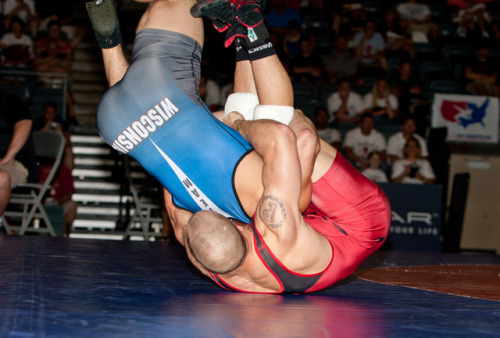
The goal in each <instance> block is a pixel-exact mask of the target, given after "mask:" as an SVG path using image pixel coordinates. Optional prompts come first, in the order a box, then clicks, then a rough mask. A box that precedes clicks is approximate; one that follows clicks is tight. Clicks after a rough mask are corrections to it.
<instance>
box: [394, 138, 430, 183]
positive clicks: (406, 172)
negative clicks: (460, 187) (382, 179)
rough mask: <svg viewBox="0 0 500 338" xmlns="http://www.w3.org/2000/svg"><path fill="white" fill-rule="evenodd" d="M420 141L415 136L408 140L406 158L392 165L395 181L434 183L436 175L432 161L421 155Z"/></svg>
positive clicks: (405, 148) (405, 149)
mask: <svg viewBox="0 0 500 338" xmlns="http://www.w3.org/2000/svg"><path fill="white" fill-rule="evenodd" d="M420 153H421V149H420V143H419V142H418V140H417V139H416V138H414V137H411V138H410V139H408V141H406V144H405V147H404V154H405V157H404V159H401V160H397V161H396V162H394V165H393V166H392V175H391V179H392V181H393V182H395V183H412V184H434V182H435V181H436V176H435V175H434V171H433V170H432V166H431V164H430V162H429V161H428V160H426V159H423V158H422V157H421V156H420Z"/></svg>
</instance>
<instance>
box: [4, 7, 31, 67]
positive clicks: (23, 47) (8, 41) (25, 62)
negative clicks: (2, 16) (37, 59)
mask: <svg viewBox="0 0 500 338" xmlns="http://www.w3.org/2000/svg"><path fill="white" fill-rule="evenodd" d="M9 30H10V31H9V32H7V33H5V34H4V35H3V36H2V38H1V39H0V48H2V54H3V55H2V63H1V65H2V67H13V68H30V67H31V62H32V61H33V40H32V39H31V36H29V35H27V34H24V33H23V21H22V20H21V19H20V18H19V17H17V16H15V17H12V18H11V20H10V26H9Z"/></svg>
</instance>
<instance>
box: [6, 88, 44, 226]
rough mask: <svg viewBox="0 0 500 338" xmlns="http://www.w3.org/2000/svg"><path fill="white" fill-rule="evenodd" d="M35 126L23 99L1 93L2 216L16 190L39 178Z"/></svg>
mask: <svg viewBox="0 0 500 338" xmlns="http://www.w3.org/2000/svg"><path fill="white" fill-rule="evenodd" d="M31 126H32V119H31V114H30V111H29V107H28V105H27V104H26V103H25V102H24V101H23V100H22V99H21V98H20V97H18V96H16V95H13V94H10V93H5V92H1V91H0V216H1V215H3V212H4V211H5V208H6V207H7V205H8V204H9V201H10V197H11V194H12V188H14V187H16V186H18V185H19V184H21V183H24V182H27V181H28V182H36V180H37V178H38V169H37V166H36V154H35V148H34V145H33V140H32V139H31V137H30V135H31V134H30V132H31Z"/></svg>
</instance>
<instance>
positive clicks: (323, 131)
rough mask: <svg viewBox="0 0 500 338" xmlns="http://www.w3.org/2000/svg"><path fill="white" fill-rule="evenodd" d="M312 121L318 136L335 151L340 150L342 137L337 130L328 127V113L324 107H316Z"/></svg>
mask: <svg viewBox="0 0 500 338" xmlns="http://www.w3.org/2000/svg"><path fill="white" fill-rule="evenodd" d="M312 121H313V123H314V126H315V127H316V130H317V132H318V136H319V138H320V139H322V140H324V141H325V142H327V143H328V144H331V145H332V146H333V147H334V148H335V149H340V145H341V144H342V137H341V136H340V132H339V131H338V129H334V128H329V127H328V111H327V110H326V108H324V107H318V108H317V109H316V110H315V111H314V114H313V118H312Z"/></svg>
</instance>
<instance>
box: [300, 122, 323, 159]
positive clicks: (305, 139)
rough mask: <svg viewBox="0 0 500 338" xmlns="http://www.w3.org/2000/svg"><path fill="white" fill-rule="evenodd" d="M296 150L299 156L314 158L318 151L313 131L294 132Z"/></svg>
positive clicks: (317, 141)
mask: <svg viewBox="0 0 500 338" xmlns="http://www.w3.org/2000/svg"><path fill="white" fill-rule="evenodd" d="M296 137H297V150H298V152H299V154H312V155H313V156H316V155H317V154H318V153H319V150H320V143H319V138H318V134H317V133H316V132H315V130H313V129H309V128H304V129H301V130H299V131H297V132H296Z"/></svg>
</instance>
